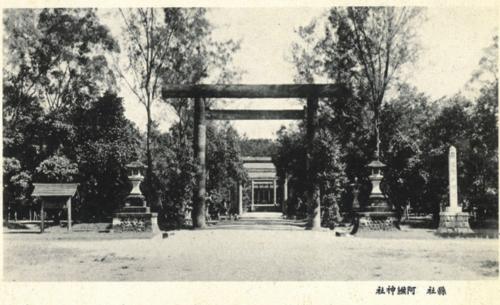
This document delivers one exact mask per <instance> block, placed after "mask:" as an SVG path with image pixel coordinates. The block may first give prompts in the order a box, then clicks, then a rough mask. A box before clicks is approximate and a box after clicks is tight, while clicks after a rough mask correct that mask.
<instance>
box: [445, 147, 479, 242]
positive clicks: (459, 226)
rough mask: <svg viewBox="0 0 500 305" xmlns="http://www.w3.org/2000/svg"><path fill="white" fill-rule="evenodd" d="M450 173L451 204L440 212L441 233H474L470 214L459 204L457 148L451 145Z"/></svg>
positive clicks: (449, 156) (449, 157)
mask: <svg viewBox="0 0 500 305" xmlns="http://www.w3.org/2000/svg"><path fill="white" fill-rule="evenodd" d="M448 174H449V177H448V179H449V188H450V190H449V191H450V205H449V206H448V207H447V208H446V211H444V212H441V213H439V228H438V230H437V232H438V233H439V234H470V233H473V231H472V230H471V228H470V226H469V214H468V213H464V212H462V209H461V208H460V206H459V205H458V186H457V176H458V175H457V150H456V149H455V147H453V146H451V147H450V152H449V155H448Z"/></svg>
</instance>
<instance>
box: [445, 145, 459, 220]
mask: <svg viewBox="0 0 500 305" xmlns="http://www.w3.org/2000/svg"><path fill="white" fill-rule="evenodd" d="M448 173H449V176H448V180H449V185H450V190H449V191H450V206H449V207H448V208H447V209H446V210H447V211H448V212H460V211H461V209H460V207H459V206H458V186H457V149H456V148H455V147H454V146H451V147H450V152H449V156H448Z"/></svg>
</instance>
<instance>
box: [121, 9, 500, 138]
mask: <svg viewBox="0 0 500 305" xmlns="http://www.w3.org/2000/svg"><path fill="white" fill-rule="evenodd" d="M324 11H325V10H324V9H321V8H217V9H212V10H211V11H210V12H209V18H210V20H211V21H212V23H213V24H214V25H215V26H216V28H217V29H216V32H215V35H216V38H220V39H235V40H239V39H241V40H242V43H241V49H240V51H239V52H238V53H237V54H236V55H235V62H234V64H235V66H236V67H238V68H240V69H241V70H244V71H246V73H245V74H244V75H243V77H242V81H241V83H246V84H257V83H262V84H265V83H269V84H273V83H275V84H277V83H293V76H294V67H293V65H292V64H291V63H290V62H289V61H288V60H287V57H288V56H289V54H290V47H291V43H292V42H293V41H294V40H295V39H296V35H295V33H294V29H296V28H297V27H298V26H301V25H306V24H308V23H309V22H310V21H311V20H312V19H313V18H318V16H321V15H322V13H324ZM427 17H428V19H427V20H426V21H425V23H424V24H423V25H422V27H421V28H420V31H419V32H420V36H421V44H422V48H423V50H422V52H421V55H420V59H419V60H418V62H416V63H415V64H414V65H412V66H410V67H408V68H407V71H406V73H407V74H408V82H409V83H411V84H413V85H415V86H416V87H417V88H418V89H419V90H420V91H422V92H424V93H426V94H428V95H429V96H430V97H431V98H432V99H438V98H440V97H442V96H450V95H454V94H456V93H458V92H459V91H461V90H463V88H464V85H465V83H466V82H467V81H468V80H469V78H470V77H471V74H472V71H473V70H475V69H476V68H477V66H478V62H479V60H480V58H481V56H482V54H483V53H482V50H483V49H484V48H486V47H487V46H489V45H490V44H491V42H492V37H493V34H494V31H495V29H496V27H497V20H498V15H497V10H496V9H491V8H480V7H477V8H474V7H463V8H437V7H436V8H428V11H427ZM122 95H123V96H124V97H125V101H126V103H125V105H126V114H127V116H128V117H129V118H130V119H131V120H133V121H135V122H136V123H137V124H138V126H139V127H140V128H141V129H144V128H143V127H144V126H145V111H144V109H143V107H142V106H141V105H139V104H138V103H137V102H136V100H135V99H134V96H133V95H130V94H128V93H126V92H125V91H124V92H122ZM141 107H142V108H141ZM225 108H261V109H263V108H267V109H271V108H302V106H301V104H300V102H298V101H289V100H286V101H284V100H252V101H249V100H244V101H241V100H240V101H239V102H237V103H231V104H228V105H226V106H225ZM154 118H155V119H156V120H159V121H160V126H161V127H162V129H166V128H167V127H168V125H169V123H170V122H172V120H173V118H172V114H171V113H169V112H168V111H165V110H160V109H158V110H157V111H156V112H155V115H154ZM290 122H291V121H233V124H234V126H235V127H236V128H237V130H238V131H239V132H240V133H241V134H246V135H247V136H248V137H249V138H274V137H275V132H276V131H277V130H278V129H279V127H280V126H281V125H288V124H289V123H290Z"/></svg>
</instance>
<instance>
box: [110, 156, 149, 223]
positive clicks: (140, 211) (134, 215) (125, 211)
mask: <svg viewBox="0 0 500 305" xmlns="http://www.w3.org/2000/svg"><path fill="white" fill-rule="evenodd" d="M126 168H127V172H128V179H129V180H130V182H131V183H132V190H131V191H130V194H129V195H128V196H127V198H126V199H125V202H124V203H123V206H122V207H120V209H118V211H117V212H116V213H115V214H114V215H113V232H152V231H153V229H152V214H151V211H150V208H149V207H148V206H147V203H146V199H145V197H144V195H143V194H142V192H141V189H140V185H141V182H142V181H143V180H144V176H142V172H143V170H144V169H146V166H145V165H144V164H142V163H141V162H140V161H134V162H132V163H129V164H127V165H126Z"/></svg>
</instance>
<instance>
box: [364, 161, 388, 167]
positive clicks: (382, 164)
mask: <svg viewBox="0 0 500 305" xmlns="http://www.w3.org/2000/svg"><path fill="white" fill-rule="evenodd" d="M385 166H386V165H385V164H384V163H382V162H380V161H379V160H374V161H372V162H370V164H368V167H371V168H382V167H385Z"/></svg>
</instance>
